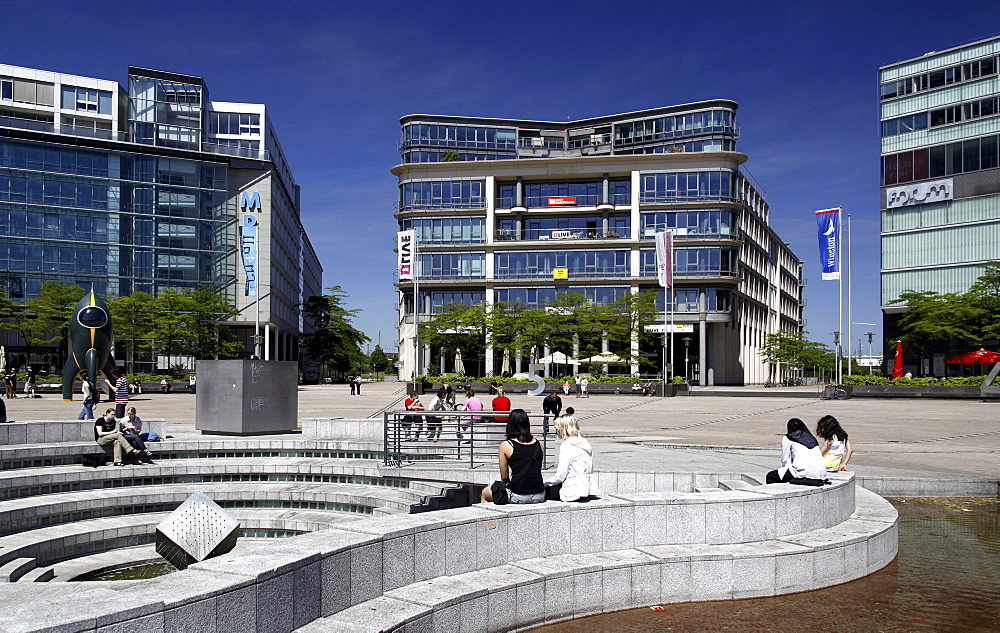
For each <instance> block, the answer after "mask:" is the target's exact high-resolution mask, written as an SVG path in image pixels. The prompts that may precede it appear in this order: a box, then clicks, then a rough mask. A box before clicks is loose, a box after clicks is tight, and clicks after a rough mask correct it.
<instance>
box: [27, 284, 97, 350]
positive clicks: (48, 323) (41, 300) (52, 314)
mask: <svg viewBox="0 0 1000 633" xmlns="http://www.w3.org/2000/svg"><path fill="white" fill-rule="evenodd" d="M85 292H86V291H85V290H84V289H83V288H81V287H80V286H77V285H74V284H67V283H63V282H61V281H45V282H42V287H41V288H40V289H39V291H38V295H37V296H35V297H32V298H31V299H27V300H25V302H24V304H23V305H22V306H21V309H20V314H18V316H17V320H16V325H15V329H16V330H17V331H18V332H20V334H21V338H22V339H23V340H24V343H25V347H27V348H28V349H27V351H28V354H29V355H30V354H31V352H32V351H33V350H34V349H36V348H38V347H41V346H43V345H52V344H54V343H55V344H59V343H62V342H63V341H66V340H67V339H68V338H69V318H70V316H72V314H73V309H74V308H76V304H77V303H79V301H80V299H82V298H83V295H84V293H85ZM59 347H60V356H62V355H63V351H62V346H59Z"/></svg>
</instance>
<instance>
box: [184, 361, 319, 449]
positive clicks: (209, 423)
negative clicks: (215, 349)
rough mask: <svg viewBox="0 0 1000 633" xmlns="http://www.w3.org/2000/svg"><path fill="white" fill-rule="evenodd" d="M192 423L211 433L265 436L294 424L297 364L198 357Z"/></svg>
mask: <svg viewBox="0 0 1000 633" xmlns="http://www.w3.org/2000/svg"><path fill="white" fill-rule="evenodd" d="M196 371H197V374H198V395H197V418H196V419H195V428H196V429H198V430H199V431H201V432H202V433H206V434H212V435H269V434H272V433H289V432H292V431H295V430H296V428H297V427H298V408H299V387H298V364H297V363H295V362H294V361H277V360H200V361H198V362H197V366H196Z"/></svg>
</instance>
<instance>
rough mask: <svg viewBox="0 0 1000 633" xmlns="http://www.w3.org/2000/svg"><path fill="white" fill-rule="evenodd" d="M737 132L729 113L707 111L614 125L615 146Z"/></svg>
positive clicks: (734, 118)
mask: <svg viewBox="0 0 1000 633" xmlns="http://www.w3.org/2000/svg"><path fill="white" fill-rule="evenodd" d="M735 131H736V113H735V112H733V111H732V110H707V111H705V112H693V113H691V114H680V115H676V116H663V117H658V118H655V119H645V120H642V121H629V122H628V123H617V124H615V145H624V144H630V143H645V142H648V141H655V140H661V139H671V138H675V137H677V136H685V135H691V134H706V133H712V132H728V133H735Z"/></svg>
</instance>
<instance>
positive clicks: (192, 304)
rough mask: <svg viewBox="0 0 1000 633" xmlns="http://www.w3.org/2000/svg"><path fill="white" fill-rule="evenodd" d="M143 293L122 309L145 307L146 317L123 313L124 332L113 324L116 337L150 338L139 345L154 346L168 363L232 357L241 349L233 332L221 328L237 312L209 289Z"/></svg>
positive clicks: (170, 289)
mask: <svg viewBox="0 0 1000 633" xmlns="http://www.w3.org/2000/svg"><path fill="white" fill-rule="evenodd" d="M143 294H145V293H136V294H135V295H132V296H133V297H138V298H137V299H134V300H132V301H131V302H123V304H122V308H123V309H124V308H128V307H131V308H132V309H141V308H147V309H149V310H150V312H149V313H148V314H147V315H146V316H145V317H142V316H139V315H133V314H129V313H126V332H118V330H117V325H116V333H117V334H119V335H122V334H125V333H128V334H130V335H134V336H136V337H138V338H143V339H149V341H148V342H143V343H141V344H140V345H142V346H143V347H150V346H151V345H153V344H154V343H155V345H156V347H157V349H158V350H159V352H160V353H161V354H162V355H163V356H166V357H167V358H168V359H171V360H172V358H173V357H175V356H193V357H194V358H202V359H204V358H232V357H233V356H235V355H236V353H237V352H239V351H240V350H241V349H243V344H242V343H241V342H240V341H238V340H236V338H235V336H234V335H233V333H232V330H231V329H230V328H228V327H226V326H225V325H223V321H224V320H225V319H226V318H227V317H229V316H233V315H236V314H238V312H237V311H236V310H234V309H233V308H232V307H230V305H229V302H228V301H227V300H226V299H225V297H223V296H221V295H219V294H217V293H216V292H215V291H214V290H213V289H212V287H211V286H207V285H199V286H197V287H195V288H180V289H178V288H165V289H163V290H162V291H161V292H160V295H159V296H158V297H156V298H148V295H147V296H146V297H143V296H142V295H143ZM116 301H117V300H116ZM143 330H145V331H146V332H145V334H144V333H143Z"/></svg>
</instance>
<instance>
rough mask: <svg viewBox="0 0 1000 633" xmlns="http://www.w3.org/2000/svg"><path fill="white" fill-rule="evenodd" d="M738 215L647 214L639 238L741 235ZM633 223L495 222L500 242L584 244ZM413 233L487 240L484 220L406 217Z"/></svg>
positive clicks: (432, 239)
mask: <svg viewBox="0 0 1000 633" xmlns="http://www.w3.org/2000/svg"><path fill="white" fill-rule="evenodd" d="M736 217H737V216H736V212H735V211H732V210H729V209H699V210H690V211H645V212H643V213H642V214H640V222H641V224H640V232H639V238H640V239H644V240H651V239H654V237H655V236H656V234H657V233H659V232H660V231H664V230H669V231H672V232H673V234H674V237H675V238H678V239H683V238H685V237H696V238H722V239H725V238H730V237H733V236H735V235H736V234H737V231H736V227H737V220H736ZM631 227H632V218H631V216H630V215H629V214H626V213H612V214H610V215H609V216H608V222H607V230H606V231H605V225H604V217H603V216H600V215H581V216H542V217H533V216H531V215H528V216H526V217H524V218H521V219H518V218H508V217H502V218H499V219H498V220H497V234H496V236H495V237H496V239H497V240H498V241H507V240H551V239H584V238H603V237H625V238H627V237H629V236H630V235H631V232H632V228H631ZM408 229H414V230H416V231H417V240H418V241H419V242H420V243H425V244H463V243H464V244H476V243H483V242H485V241H486V234H485V231H486V218H485V217H463V218H448V217H444V218H406V219H403V220H401V222H400V230H404V231H405V230H408Z"/></svg>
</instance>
